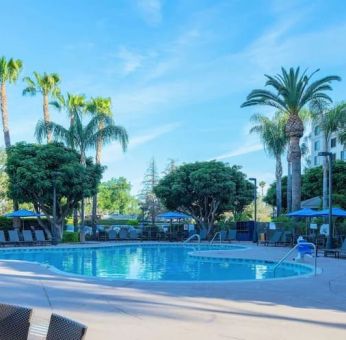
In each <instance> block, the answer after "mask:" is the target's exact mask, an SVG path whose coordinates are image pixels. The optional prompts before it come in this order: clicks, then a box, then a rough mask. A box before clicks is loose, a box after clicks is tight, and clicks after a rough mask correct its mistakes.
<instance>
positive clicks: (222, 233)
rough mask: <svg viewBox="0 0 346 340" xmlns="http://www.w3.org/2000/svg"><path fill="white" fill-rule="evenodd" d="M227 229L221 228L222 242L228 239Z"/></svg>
mask: <svg viewBox="0 0 346 340" xmlns="http://www.w3.org/2000/svg"><path fill="white" fill-rule="evenodd" d="M226 237H227V231H226V230H221V242H223V241H226Z"/></svg>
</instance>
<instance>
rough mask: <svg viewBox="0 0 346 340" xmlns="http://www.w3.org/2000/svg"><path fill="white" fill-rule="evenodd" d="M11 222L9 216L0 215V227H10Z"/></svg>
mask: <svg viewBox="0 0 346 340" xmlns="http://www.w3.org/2000/svg"><path fill="white" fill-rule="evenodd" d="M12 226H13V222H12V219H11V218H7V217H3V216H0V229H11V228H12Z"/></svg>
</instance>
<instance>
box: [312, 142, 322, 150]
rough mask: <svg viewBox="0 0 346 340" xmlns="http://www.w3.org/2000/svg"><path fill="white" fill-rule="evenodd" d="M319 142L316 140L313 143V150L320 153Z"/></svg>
mask: <svg viewBox="0 0 346 340" xmlns="http://www.w3.org/2000/svg"><path fill="white" fill-rule="evenodd" d="M320 144H321V143H320V141H319V140H317V141H316V142H315V144H314V150H315V151H320Z"/></svg>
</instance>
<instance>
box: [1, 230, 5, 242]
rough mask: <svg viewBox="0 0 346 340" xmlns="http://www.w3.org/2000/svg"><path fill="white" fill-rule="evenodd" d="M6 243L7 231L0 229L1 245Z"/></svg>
mask: <svg viewBox="0 0 346 340" xmlns="http://www.w3.org/2000/svg"><path fill="white" fill-rule="evenodd" d="M4 245H6V238H5V233H4V231H3V230H0V246H4Z"/></svg>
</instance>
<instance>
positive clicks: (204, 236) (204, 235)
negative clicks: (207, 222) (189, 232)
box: [199, 228, 208, 241]
mask: <svg viewBox="0 0 346 340" xmlns="http://www.w3.org/2000/svg"><path fill="white" fill-rule="evenodd" d="M207 234H208V231H207V229H206V228H202V229H201V230H200V231H199V236H200V238H201V241H205V240H206V239H207Z"/></svg>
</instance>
